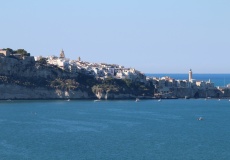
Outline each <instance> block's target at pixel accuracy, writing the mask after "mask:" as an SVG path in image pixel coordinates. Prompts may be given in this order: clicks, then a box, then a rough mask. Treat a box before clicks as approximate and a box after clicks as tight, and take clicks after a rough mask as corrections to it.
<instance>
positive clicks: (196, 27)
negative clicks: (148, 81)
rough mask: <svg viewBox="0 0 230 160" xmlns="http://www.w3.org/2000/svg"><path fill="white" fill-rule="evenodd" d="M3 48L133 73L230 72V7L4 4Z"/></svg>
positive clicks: (206, 2)
mask: <svg viewBox="0 0 230 160" xmlns="http://www.w3.org/2000/svg"><path fill="white" fill-rule="evenodd" d="M0 4H1V14H0V19H1V21H2V25H1V30H0V33H1V39H0V48H12V49H19V48H23V49H25V50H27V51H28V52H30V53H31V54H32V55H33V56H39V55H42V56H48V55H56V56H58V55H59V53H60V51H61V49H63V50H64V51H65V55H66V57H67V58H70V59H77V58H78V57H79V56H80V57H81V59H82V60H83V61H88V62H95V63H99V62H104V63H109V64H119V65H123V66H125V67H132V68H135V69H137V70H140V71H141V72H143V73H187V72H188V70H189V69H190V68H192V69H193V71H194V73H201V74H203V73H207V74H209V73H212V74H214V73H220V74H222V73H226V74H227V73H229V69H228V68H230V63H229V60H228V55H229V53H230V45H229V37H230V30H229V28H230V21H228V18H229V17H228V15H230V10H229V8H230V1H227V0H220V1H214V0H203V1H199V0H189V1H183V0H175V1H170V0H164V1H155V0H143V1H138V0H127V1H121V0H116V1H106V0H98V1H92V0H85V1H75V0H69V1H60V0H55V1H54V0H49V1H44V0H40V1H28V0H21V1H16V0H11V1H0Z"/></svg>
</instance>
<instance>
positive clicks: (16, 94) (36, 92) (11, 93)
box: [0, 84, 95, 99]
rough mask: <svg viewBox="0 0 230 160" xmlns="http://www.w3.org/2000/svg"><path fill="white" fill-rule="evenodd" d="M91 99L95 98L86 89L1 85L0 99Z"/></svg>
mask: <svg viewBox="0 0 230 160" xmlns="http://www.w3.org/2000/svg"><path fill="white" fill-rule="evenodd" d="M67 98H71V99H89V98H95V97H94V96H90V95H89V94H88V93H87V92H86V91H81V90H75V91H63V90H60V89H47V88H41V87H36V88H27V87H22V86H18V85H13V84H10V85H5V84H1V85H0V99H67Z"/></svg>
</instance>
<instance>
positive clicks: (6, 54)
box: [0, 49, 11, 57]
mask: <svg viewBox="0 0 230 160" xmlns="http://www.w3.org/2000/svg"><path fill="white" fill-rule="evenodd" d="M10 54H11V52H10V51H8V50H5V49H0V55H3V56H6V57H8V56H10Z"/></svg>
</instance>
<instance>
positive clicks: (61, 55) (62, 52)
mask: <svg viewBox="0 0 230 160" xmlns="http://www.w3.org/2000/svg"><path fill="white" fill-rule="evenodd" d="M60 58H65V53H64V51H63V49H62V50H61V53H60Z"/></svg>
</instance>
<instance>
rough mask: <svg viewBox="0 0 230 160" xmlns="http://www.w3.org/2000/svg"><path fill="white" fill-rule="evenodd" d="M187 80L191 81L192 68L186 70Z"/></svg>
mask: <svg viewBox="0 0 230 160" xmlns="http://www.w3.org/2000/svg"><path fill="white" fill-rule="evenodd" d="M188 81H189V82H191V81H192V70H191V69H190V70H189V72H188Z"/></svg>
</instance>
